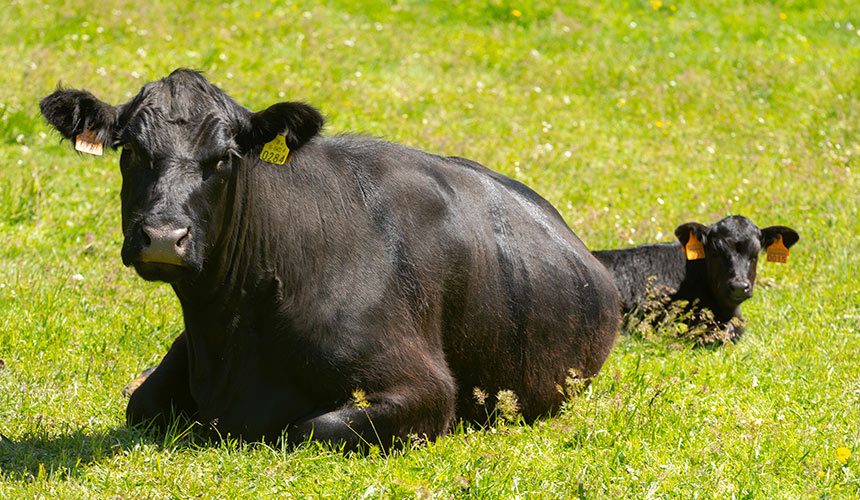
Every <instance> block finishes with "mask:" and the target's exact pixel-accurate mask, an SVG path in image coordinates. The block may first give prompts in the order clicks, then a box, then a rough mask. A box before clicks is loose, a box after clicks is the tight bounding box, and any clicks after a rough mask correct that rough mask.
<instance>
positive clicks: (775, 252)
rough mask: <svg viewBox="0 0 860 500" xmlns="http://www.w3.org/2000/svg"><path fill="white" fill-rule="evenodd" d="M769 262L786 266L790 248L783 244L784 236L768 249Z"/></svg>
mask: <svg viewBox="0 0 860 500" xmlns="http://www.w3.org/2000/svg"><path fill="white" fill-rule="evenodd" d="M767 261H768V262H779V263H780V264H786V263H787V262H788V247H786V246H785V245H784V244H783V243H782V235H781V234H780V235H779V238H777V240H776V241H774V242H773V243H771V244H770V245H769V246H768V247H767Z"/></svg>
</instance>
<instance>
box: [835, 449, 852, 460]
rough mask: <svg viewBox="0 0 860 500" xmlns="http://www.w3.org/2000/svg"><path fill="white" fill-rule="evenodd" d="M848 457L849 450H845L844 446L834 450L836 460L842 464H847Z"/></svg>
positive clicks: (849, 454)
mask: <svg viewBox="0 0 860 500" xmlns="http://www.w3.org/2000/svg"><path fill="white" fill-rule="evenodd" d="M850 456H851V450H849V449H848V448H846V447H844V446H840V447H839V448H836V460H839V461H840V462H842V463H843V464H844V463H848V457H850Z"/></svg>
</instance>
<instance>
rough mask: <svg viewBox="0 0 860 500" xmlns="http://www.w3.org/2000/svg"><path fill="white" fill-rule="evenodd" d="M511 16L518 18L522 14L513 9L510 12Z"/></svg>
mask: <svg viewBox="0 0 860 500" xmlns="http://www.w3.org/2000/svg"><path fill="white" fill-rule="evenodd" d="M511 15H512V16H514V17H520V16H521V15H523V13H522V12H520V11H518V10H517V9H514V10H512V11H511Z"/></svg>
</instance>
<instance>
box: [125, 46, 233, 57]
mask: <svg viewBox="0 0 860 500" xmlns="http://www.w3.org/2000/svg"><path fill="white" fill-rule="evenodd" d="M136 54H137V55H139V56H140V57H146V51H145V50H143V47H140V48H138V49H137V51H136ZM222 55H223V54H222Z"/></svg>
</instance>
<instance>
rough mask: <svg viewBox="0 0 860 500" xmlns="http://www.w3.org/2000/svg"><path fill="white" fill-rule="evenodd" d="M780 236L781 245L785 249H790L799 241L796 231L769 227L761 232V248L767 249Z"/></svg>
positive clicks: (784, 227)
mask: <svg viewBox="0 0 860 500" xmlns="http://www.w3.org/2000/svg"><path fill="white" fill-rule="evenodd" d="M780 236H782V244H783V245H785V248H791V246H792V245H794V244H795V243H797V241H798V240H799V239H800V235H799V234H797V231H795V230H794V229H792V228H790V227H786V226H770V227H766V228H764V229H762V230H761V247H762V248H767V247H769V246H770V245H771V244H772V243H773V242H775V241H776V240H777V239H779V237H780Z"/></svg>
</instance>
